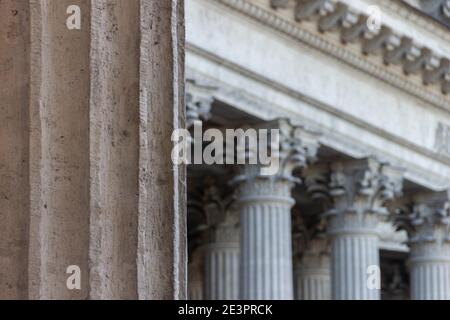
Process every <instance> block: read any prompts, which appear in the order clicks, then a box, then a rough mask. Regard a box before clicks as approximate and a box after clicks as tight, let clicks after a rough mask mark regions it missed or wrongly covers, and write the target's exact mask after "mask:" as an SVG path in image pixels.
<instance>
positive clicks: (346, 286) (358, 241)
mask: <svg viewBox="0 0 450 320" xmlns="http://www.w3.org/2000/svg"><path fill="white" fill-rule="evenodd" d="M379 263H380V262H379V252H378V235H376V234H374V233H373V232H371V231H370V230H360V231H358V230H352V231H350V230H349V231H348V232H339V233H335V234H333V236H332V238H331V278H332V296H333V299H336V300H378V299H380V291H379V290H377V289H374V288H371V287H369V286H368V285H367V281H368V271H369V270H370V269H369V267H371V266H376V267H378V266H379Z"/></svg>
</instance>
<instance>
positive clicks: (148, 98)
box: [124, 0, 187, 299]
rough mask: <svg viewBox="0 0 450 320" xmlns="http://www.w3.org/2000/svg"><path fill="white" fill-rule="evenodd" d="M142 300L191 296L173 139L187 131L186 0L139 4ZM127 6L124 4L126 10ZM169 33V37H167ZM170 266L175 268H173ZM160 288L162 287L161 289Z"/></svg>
mask: <svg viewBox="0 0 450 320" xmlns="http://www.w3.org/2000/svg"><path fill="white" fill-rule="evenodd" d="M139 3H140V15H139V18H138V19H137V20H138V21H140V34H141V37H142V38H141V41H140V60H139V66H140V73H139V83H137V84H136V85H137V88H138V90H140V107H139V111H140V112H139V113H140V117H139V128H140V130H139V137H140V138H139V140H140V148H139V178H138V180H139V190H146V191H145V192H142V193H140V194H139V197H138V198H139V199H138V202H139V212H138V249H137V255H138V257H137V259H138V268H137V272H138V283H139V287H138V297H139V298H140V299H183V298H185V297H186V281H185V279H186V259H187V258H186V254H187V249H186V229H185V225H186V208H185V203H186V190H185V184H184V181H185V178H186V168H185V166H178V165H176V164H174V163H173V162H172V161H171V159H169V157H170V156H169V157H168V156H167V155H170V154H171V150H172V143H171V136H172V133H173V131H174V130H175V129H179V128H184V121H185V118H184V94H183V92H184V71H183V70H184V50H183V44H184V42H183V41H184V19H183V15H184V13H183V10H184V9H183V8H184V4H183V3H184V1H183V0H171V1H153V0H140V1H139ZM127 5H128V4H125V3H124V6H127ZM162 35H164V36H162ZM168 268H169V269H170V270H168ZM156 288H160V289H156Z"/></svg>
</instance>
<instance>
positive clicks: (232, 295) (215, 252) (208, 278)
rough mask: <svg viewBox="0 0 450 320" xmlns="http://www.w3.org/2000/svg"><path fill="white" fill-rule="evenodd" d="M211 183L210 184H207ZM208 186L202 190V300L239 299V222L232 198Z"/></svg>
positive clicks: (211, 184) (216, 188) (212, 185)
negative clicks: (205, 226)
mask: <svg viewBox="0 0 450 320" xmlns="http://www.w3.org/2000/svg"><path fill="white" fill-rule="evenodd" d="M210 182H211V181H210ZM221 191H222V190H221V189H219V188H218V187H216V185H215V184H213V183H210V184H209V186H207V187H206V188H205V196H204V210H205V214H206V219H207V224H208V226H209V229H208V230H207V244H206V247H205V260H204V265H205V278H204V282H205V299H207V300H237V299H238V298H239V296H238V294H239V255H240V247H239V219H238V214H237V211H236V207H235V202H234V198H233V196H232V195H231V196H227V197H224V196H222V192H221Z"/></svg>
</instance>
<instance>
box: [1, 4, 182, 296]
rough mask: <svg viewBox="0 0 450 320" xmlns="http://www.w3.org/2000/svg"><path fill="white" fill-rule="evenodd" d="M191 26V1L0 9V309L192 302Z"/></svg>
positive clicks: (10, 7) (15, 6)
mask: <svg viewBox="0 0 450 320" xmlns="http://www.w3.org/2000/svg"><path fill="white" fill-rule="evenodd" d="M72 5H76V7H73V6H72ZM71 6H72V7H71ZM69 7H71V8H69ZM78 8H79V12H78ZM68 9H70V10H68ZM68 11H69V12H70V13H69V14H68V13H67V12H68ZM78 13H79V14H80V15H79V16H78ZM183 16H184V13H183V3H182V1H181V0H180V1H153V0H130V1H126V2H124V1H121V0H80V1H76V2H75V3H74V1H70V0H58V1H45V0H6V1H0V83H1V84H2V85H1V86H0V101H2V103H1V104H0V128H1V129H0V131H1V132H0V136H1V137H2V138H1V141H0V217H2V223H1V226H0V251H1V252H2V253H3V254H2V256H1V257H0V298H3V299H9V298H20V299H26V298H31V299H89V298H94V299H106V298H110V299H128V298H130V299H135V298H140V299H150V298H153V299H158V298H160V299H161V298H166V299H173V298H184V297H185V286H186V284H185V278H186V270H185V269H186V257H185V251H186V250H185V233H186V232H185V206H186V202H185V201H186V200H185V190H184V188H185V187H184V186H185V183H184V181H185V169H184V167H183V166H174V165H173V164H172V161H171V150H172V143H171V135H172V132H173V130H174V129H176V128H179V127H184V66H183V63H184V62H183V61H184V58H183V55H184V53H183V45H184V26H183V24H184V22H183ZM78 17H79V18H80V19H81V24H80V28H79V29H78V28H77V26H76V23H75V24H74V25H75V29H73V28H68V27H67V26H66V21H67V20H68V19H69V20H70V21H73V20H74V19H75V20H77V19H78ZM69 25H70V24H69ZM69 266H78V267H79V269H80V271H81V273H80V280H81V287H80V289H74V290H70V289H69V288H68V287H67V285H66V282H67V279H68V277H69V276H70V275H69V274H67V273H66V270H67V269H68V267H69Z"/></svg>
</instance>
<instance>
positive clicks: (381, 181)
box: [326, 158, 402, 300]
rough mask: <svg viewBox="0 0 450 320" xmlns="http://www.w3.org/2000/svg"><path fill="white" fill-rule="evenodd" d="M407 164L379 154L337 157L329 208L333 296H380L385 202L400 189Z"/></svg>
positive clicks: (358, 297) (333, 171) (368, 297)
mask: <svg viewBox="0 0 450 320" xmlns="http://www.w3.org/2000/svg"><path fill="white" fill-rule="evenodd" d="M401 188H402V169H400V168H395V167H392V166H389V165H387V164H382V163H380V162H379V161H377V160H376V159H374V158H368V159H361V160H356V161H347V162H342V163H335V164H333V165H332V172H331V177H330V183H329V190H330V195H331V197H332V200H333V202H332V209H330V210H328V211H327V214H326V216H327V219H328V227H327V231H328V235H329V239H330V241H331V266H332V270H331V276H332V297H333V299H335V300H379V299H380V289H381V275H380V258H379V250H378V241H379V240H378V239H379V234H378V225H379V222H380V221H381V220H382V219H383V218H384V217H386V215H387V214H388V210H387V209H386V204H387V202H388V201H391V200H392V199H394V198H395V197H396V196H398V195H399V194H400V191H401Z"/></svg>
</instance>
